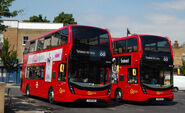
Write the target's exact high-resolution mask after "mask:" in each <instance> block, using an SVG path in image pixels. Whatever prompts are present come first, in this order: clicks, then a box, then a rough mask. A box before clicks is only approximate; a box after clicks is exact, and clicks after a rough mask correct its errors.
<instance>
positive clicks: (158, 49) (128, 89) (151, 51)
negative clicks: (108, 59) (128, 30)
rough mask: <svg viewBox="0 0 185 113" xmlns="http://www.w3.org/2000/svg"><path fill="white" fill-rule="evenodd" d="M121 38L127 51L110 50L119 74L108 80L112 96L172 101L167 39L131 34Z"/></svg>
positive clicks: (138, 99) (171, 79)
mask: <svg viewBox="0 0 185 113" xmlns="http://www.w3.org/2000/svg"><path fill="white" fill-rule="evenodd" d="M121 40H125V41H126V46H125V48H127V49H128V50H130V49H129V48H131V50H130V51H128V50H127V52H125V53H119V51H115V50H114V53H115V54H114V56H113V57H115V59H116V61H117V62H116V65H117V66H119V72H118V73H119V74H118V80H117V81H116V82H113V83H112V90H111V93H112V98H115V99H116V100H122V99H123V100H130V101H150V100H153V101H154V100H155V101H168V100H173V90H172V89H173V57H172V56H173V55H172V48H171V44H170V42H169V40H168V39H166V38H164V37H159V36H152V35H134V36H130V37H125V38H122V39H119V41H121ZM131 40H132V41H131ZM129 41H130V42H129ZM115 42H118V40H115V41H114V43H115ZM127 45H130V46H129V47H127ZM115 48H116V47H115ZM115 48H114V49H115ZM116 52H118V53H116ZM127 61H128V62H127Z"/></svg>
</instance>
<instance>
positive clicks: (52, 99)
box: [48, 88, 54, 104]
mask: <svg viewBox="0 0 185 113" xmlns="http://www.w3.org/2000/svg"><path fill="white" fill-rule="evenodd" d="M48 100H49V103H51V104H53V102H54V91H53V88H50V89H49V93H48Z"/></svg>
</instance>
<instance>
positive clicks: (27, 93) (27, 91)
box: [26, 85, 30, 97]
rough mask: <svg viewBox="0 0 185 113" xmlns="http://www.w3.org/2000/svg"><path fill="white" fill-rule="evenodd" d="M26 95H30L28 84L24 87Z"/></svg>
mask: <svg viewBox="0 0 185 113" xmlns="http://www.w3.org/2000/svg"><path fill="white" fill-rule="evenodd" d="M26 96H27V97H28V96H30V88H29V85H27V87H26Z"/></svg>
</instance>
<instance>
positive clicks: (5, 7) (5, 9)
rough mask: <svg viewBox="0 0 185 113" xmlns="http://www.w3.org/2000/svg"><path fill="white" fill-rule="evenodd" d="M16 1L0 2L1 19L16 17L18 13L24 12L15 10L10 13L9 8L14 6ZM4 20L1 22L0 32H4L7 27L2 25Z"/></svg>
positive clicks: (4, 0)
mask: <svg viewBox="0 0 185 113" xmlns="http://www.w3.org/2000/svg"><path fill="white" fill-rule="evenodd" d="M13 1H14V0H0V19H1V18H2V17H15V16H17V15H18V13H20V12H22V11H23V10H14V11H12V12H10V10H9V7H10V6H11V5H12V2H13ZM1 23H2V20H0V32H2V31H4V30H5V28H6V26H4V25H2V24H1Z"/></svg>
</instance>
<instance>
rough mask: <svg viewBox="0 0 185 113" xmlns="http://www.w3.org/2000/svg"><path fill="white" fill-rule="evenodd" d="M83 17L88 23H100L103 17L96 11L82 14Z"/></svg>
mask: <svg viewBox="0 0 185 113" xmlns="http://www.w3.org/2000/svg"><path fill="white" fill-rule="evenodd" d="M83 18H84V19H85V21H86V22H88V23H89V24H97V23H101V22H102V21H103V20H104V19H105V18H104V16H103V15H101V14H96V13H90V14H84V15H83Z"/></svg>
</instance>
